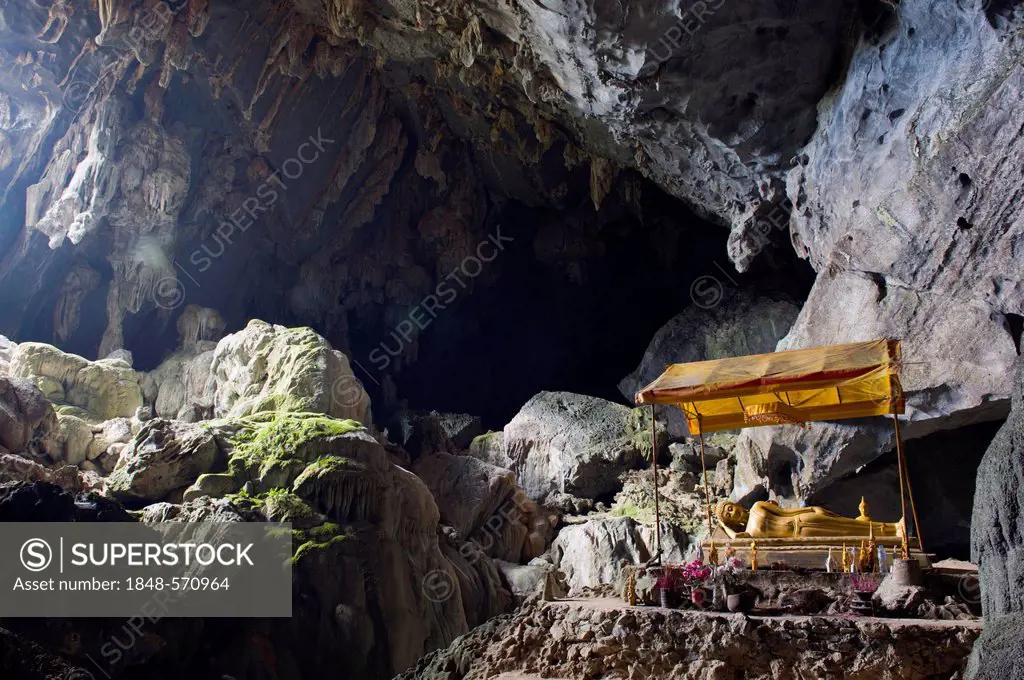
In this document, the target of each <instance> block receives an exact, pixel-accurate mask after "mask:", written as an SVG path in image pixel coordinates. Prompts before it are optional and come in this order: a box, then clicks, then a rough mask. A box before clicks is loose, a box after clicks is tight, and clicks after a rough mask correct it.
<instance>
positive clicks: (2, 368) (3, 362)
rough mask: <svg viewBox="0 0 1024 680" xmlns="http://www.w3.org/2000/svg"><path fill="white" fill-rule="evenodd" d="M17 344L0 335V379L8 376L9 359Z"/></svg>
mask: <svg viewBox="0 0 1024 680" xmlns="http://www.w3.org/2000/svg"><path fill="white" fill-rule="evenodd" d="M17 347H18V344H17V343H16V342H14V341H12V340H9V339H7V338H5V337H4V336H2V335H0V377H3V376H5V375H7V374H8V372H9V370H10V365H11V358H13V356H14V350H15V349H16V348H17Z"/></svg>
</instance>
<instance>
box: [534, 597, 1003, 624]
mask: <svg viewBox="0 0 1024 680" xmlns="http://www.w3.org/2000/svg"><path fill="white" fill-rule="evenodd" d="M546 604H548V605H550V606H555V607H566V608H571V609H589V610H593V611H602V612H607V611H617V610H629V609H634V610H639V611H647V612H654V611H662V612H672V611H683V612H686V613H687V614H694V615H698V616H705V617H707V618H722V619H730V618H735V617H739V616H746V617H747V618H749V619H753V620H755V621H762V620H782V621H794V622H804V621H812V620H818V621H820V620H825V621H858V622H864V623H879V624H883V625H885V626H887V627H889V628H891V629H895V628H903V627H906V626H924V627H927V628H966V629H969V630H977V631H980V630H981V629H982V628H983V627H984V622H983V621H982V620H981V619H975V620H957V621H953V620H948V621H947V620H942V619H890V618H882V617H875V616H852V615H841V614H840V615H824V614H823V615H816V616H809V615H796V614H780V615H777V616H761V615H757V614H731V613H724V612H707V611H700V610H697V609H665V608H664V607H648V606H637V607H630V606H629V605H627V604H626V603H625V602H623V601H622V600H620V599H619V598H617V597H594V598H566V599H563V600H556V601H554V602H547V603H546Z"/></svg>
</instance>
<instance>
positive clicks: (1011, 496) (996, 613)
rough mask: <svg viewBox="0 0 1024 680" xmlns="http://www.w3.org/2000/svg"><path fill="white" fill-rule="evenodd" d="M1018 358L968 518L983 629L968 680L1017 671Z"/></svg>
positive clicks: (1020, 606) (1020, 567) (1023, 602)
mask: <svg viewBox="0 0 1024 680" xmlns="http://www.w3.org/2000/svg"><path fill="white" fill-rule="evenodd" d="M1022 452H1024V361H1019V362H1018V365H1017V376H1016V382H1015V384H1014V392H1013V410H1012V411H1011V413H1010V418H1009V419H1008V420H1007V421H1006V423H1005V424H1004V425H1003V427H1002V428H1001V429H1000V430H999V433H998V434H997V435H996V437H995V439H994V440H992V445H991V446H989V448H988V451H987V452H986V453H985V458H984V459H983V460H982V462H981V467H980V468H979V470H978V488H977V492H976V495H975V497H974V517H973V518H972V520H971V559H972V560H973V561H974V562H976V563H977V564H978V569H979V576H980V577H981V605H982V609H983V611H984V613H985V620H986V623H985V632H984V633H983V634H982V637H981V639H980V640H979V641H978V645H977V646H976V648H975V650H974V655H973V656H972V658H971V664H970V667H969V668H968V672H967V677H969V678H971V679H972V680H982V679H984V680H988V679H989V678H992V679H994V678H1003V677H1013V676H1014V675H1015V674H1017V673H1018V672H1019V663H1020V659H1021V655H1022V654H1024V648H1022V645H1021V637H1020V633H1021V630H1022V627H1024V590H1022V576H1024V564H1022V563H1021V559H1020V554H1021V550H1022V546H1024V534H1022V533H1021V509H1022V507H1024V496H1022V494H1024V491H1022V489H1021V486H1020V484H1019V483H1017V481H1016V480H1018V479H1020V478H1021V475H1022V474H1024V468H1022V464H1024V463H1022V457H1021V453H1022Z"/></svg>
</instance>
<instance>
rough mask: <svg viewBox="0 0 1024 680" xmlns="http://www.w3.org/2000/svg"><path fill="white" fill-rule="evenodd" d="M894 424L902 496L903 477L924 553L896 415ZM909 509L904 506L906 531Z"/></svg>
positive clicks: (918, 539) (893, 417)
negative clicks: (905, 480) (904, 476)
mask: <svg viewBox="0 0 1024 680" xmlns="http://www.w3.org/2000/svg"><path fill="white" fill-rule="evenodd" d="M892 422H893V425H894V427H895V428H896V455H897V456H898V457H899V460H900V475H901V478H900V495H901V496H902V493H903V479H902V475H906V477H907V495H908V496H910V513H911V514H912V515H913V517H914V532H915V533H916V534H917V543H918V546H920V548H921V552H924V551H925V550H924V538H923V537H922V536H921V523H920V522H919V521H918V520H917V505H915V504H914V489H913V487H911V485H910V470H908V469H907V456H906V454H905V453H904V452H903V438H902V437H901V436H900V419H899V416H897V415H896V414H895V413H894V414H892ZM906 518H907V507H906V505H904V506H903V526H904V529H906Z"/></svg>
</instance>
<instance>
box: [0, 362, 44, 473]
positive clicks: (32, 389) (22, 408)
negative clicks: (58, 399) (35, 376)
mask: <svg viewBox="0 0 1024 680" xmlns="http://www.w3.org/2000/svg"><path fill="white" fill-rule="evenodd" d="M57 433H58V423H57V416H56V414H55V413H54V410H53V406H51V405H50V402H48V401H47V400H46V398H45V397H44V396H43V393H42V392H41V391H40V390H39V389H38V388H37V387H36V386H35V385H34V384H33V383H32V382H30V381H28V380H22V379H18V378H8V377H4V376H0V447H3V448H5V449H7V450H8V451H12V452H14V453H21V452H26V453H28V454H30V455H33V456H36V457H40V458H41V457H45V456H47V455H56V453H57V451H58V443H57Z"/></svg>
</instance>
